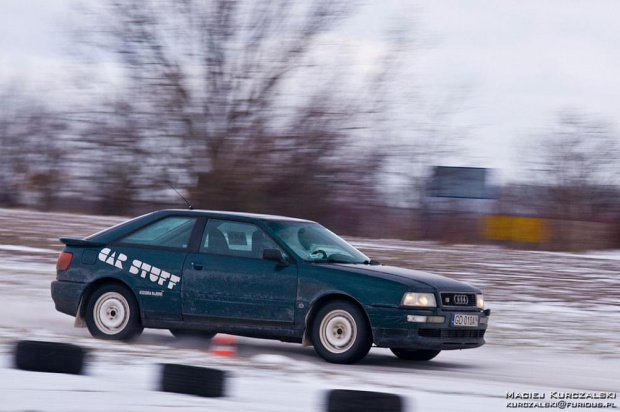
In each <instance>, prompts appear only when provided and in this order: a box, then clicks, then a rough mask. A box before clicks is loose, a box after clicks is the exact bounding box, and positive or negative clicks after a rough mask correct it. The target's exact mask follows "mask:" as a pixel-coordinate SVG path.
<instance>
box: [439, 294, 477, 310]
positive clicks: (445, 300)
mask: <svg viewBox="0 0 620 412" xmlns="http://www.w3.org/2000/svg"><path fill="white" fill-rule="evenodd" d="M441 305H442V306H456V307H471V306H476V294H475V293H442V294H441Z"/></svg>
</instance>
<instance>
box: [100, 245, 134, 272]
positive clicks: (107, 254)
mask: <svg viewBox="0 0 620 412" xmlns="http://www.w3.org/2000/svg"><path fill="white" fill-rule="evenodd" d="M99 260H100V261H102V262H105V263H107V264H108V265H112V266H115V267H117V268H119V269H123V262H125V261H126V260H127V255H124V254H122V253H119V254H118V257H117V256H116V252H112V250H111V249H110V248H105V249H101V252H99Z"/></svg>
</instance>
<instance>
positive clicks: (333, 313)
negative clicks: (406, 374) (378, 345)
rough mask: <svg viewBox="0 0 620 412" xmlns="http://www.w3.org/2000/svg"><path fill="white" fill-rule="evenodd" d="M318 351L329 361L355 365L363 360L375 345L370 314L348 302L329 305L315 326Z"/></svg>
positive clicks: (313, 333) (317, 317)
mask: <svg viewBox="0 0 620 412" xmlns="http://www.w3.org/2000/svg"><path fill="white" fill-rule="evenodd" d="M312 343H313V345H314V350H315V351H316V352H317V353H318V354H319V356H321V357H322V358H323V359H325V360H326V361H328V362H331V363H344V364H351V363H356V362H359V361H360V360H362V359H363V358H364V357H365V356H366V355H367V354H368V351H369V350H370V346H371V345H372V335H371V333H370V328H369V327H368V322H367V320H366V315H365V314H364V312H363V311H362V310H361V309H360V308H359V307H358V306H356V305H354V304H353V303H350V302H346V301H334V302H330V303H328V304H326V305H325V306H323V307H322V308H320V309H319V311H318V312H317V314H316V317H315V318H314V322H313V325H312Z"/></svg>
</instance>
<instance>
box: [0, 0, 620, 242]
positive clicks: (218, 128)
mask: <svg viewBox="0 0 620 412" xmlns="http://www.w3.org/2000/svg"><path fill="white" fill-rule="evenodd" d="M353 13H354V11H353V10H352V9H351V8H350V6H349V2H346V1H339V0H311V1H305V2H298V1H294V0H269V1H268V0H243V1H242V0H239V1H230V0H210V1H204V0H183V1H179V0H157V1H155V0H124V1H111V0H104V1H101V2H98V3H97V4H93V5H92V6H91V7H90V8H88V9H85V10H82V11H80V18H79V19H76V21H79V22H80V24H81V25H82V26H81V27H75V28H74V30H73V36H74V40H75V44H76V53H77V54H78V55H79V56H80V58H81V59H82V61H83V63H84V64H82V65H80V67H79V68H78V69H76V73H75V78H76V84H79V87H78V86H76V87H73V86H71V90H63V91H56V92H55V93H52V94H47V95H46V96H43V95H40V94H38V93H36V92H34V91H25V90H24V89H20V88H18V87H5V88H4V90H3V91H1V92H0V205H1V206H4V207H34V208H38V209H42V210H73V211H82V212H89V213H100V214H114V215H132V214H136V213H140V212H144V211H148V210H153V209H156V208H159V207H183V203H182V201H181V200H180V199H179V198H177V197H176V194H174V192H173V191H172V190H171V189H170V186H173V187H175V188H176V189H177V190H179V191H180V192H181V193H183V194H184V195H185V196H186V197H187V198H188V199H189V201H190V202H191V203H192V204H193V205H194V206H195V207H199V208H205V209H225V210H237V211H249V212H262V213H277V214H285V215H292V216H298V217H304V218H310V219H316V220H320V221H321V222H323V223H325V224H327V225H328V226H330V227H334V228H335V229H338V230H342V231H344V232H345V233H348V234H351V235H357V234H360V235H367V234H371V235H372V234H375V235H376V234H377V233H380V234H381V236H398V237H420V236H423V235H424V233H425V232H424V231H420V230H417V229H416V228H418V227H419V226H420V225H419V224H417V222H414V223H410V221H411V220H415V219H418V220H419V219H420V216H424V214H423V213H422V214H420V213H417V211H416V210H418V209H420V208H421V207H423V206H424V203H425V202H424V198H425V196H427V193H426V184H427V178H428V176H429V171H430V168H429V166H431V165H437V164H441V162H442V161H443V160H444V159H445V158H447V157H448V158H449V157H452V158H453V157H454V154H455V152H456V151H457V150H458V148H459V145H458V142H459V141H462V140H463V139H464V136H465V131H459V130H453V129H452V128H451V127H450V114H451V112H452V110H453V109H452V108H451V106H450V104H451V102H448V103H447V104H446V103H443V104H442V105H440V107H432V108H430V109H429V108H428V107H425V105H424V104H423V103H422V102H421V101H419V102H418V101H416V100H415V99H413V100H412V99H411V94H410V93H403V91H405V90H408V86H410V85H409V84H407V82H408V80H407V79H409V78H410V77H407V67H406V65H403V63H402V62H403V61H406V59H405V58H404V57H405V56H406V55H407V54H408V53H410V52H411V50H412V48H411V47H410V46H411V43H407V42H406V41H405V40H404V39H403V38H397V39H393V42H392V43H388V44H392V45H393V46H394V47H393V48H389V50H386V51H385V52H384V53H383V54H381V55H380V56H379V57H377V58H376V59H375V60H374V61H373V63H372V65H370V66H368V67H360V66H359V64H354V63H355V62H353V61H352V57H351V56H352V55H353V54H354V53H352V52H351V50H350V49H348V48H347V47H346V46H347V45H342V44H339V45H336V46H334V40H333V39H334V38H333V36H330V34H331V33H333V30H334V28H336V27H339V26H340V25H342V24H344V23H345V22H346V19H347V18H348V17H350V16H351V15H353ZM400 35H402V33H401V34H400ZM110 73H111V74H110ZM414 86H415V85H414ZM413 88H414V89H415V87H413ZM68 89H69V86H68ZM50 95H52V96H54V97H53V98H50V97H49V96H50ZM455 100H458V99H457V98H455V99H452V103H453V102H454V101H455ZM457 103H458V102H457ZM403 107H407V108H411V109H412V110H407V111H405V110H403ZM473 137H475V136H473ZM533 142H535V144H533V145H530V146H535V147H530V148H529V152H527V153H525V152H524V154H523V155H522V164H523V170H524V171H527V176H525V175H524V176H519V178H522V179H523V181H524V182H525V183H526V184H527V185H530V186H532V185H533V186H534V187H536V188H537V189H536V191H535V192H536V193H535V195H534V197H535V200H536V207H535V209H536V213H539V214H546V215H553V216H558V217H561V218H563V219H564V218H566V219H591V218H592V216H598V215H600V214H601V213H605V212H601V210H604V211H608V212H609V213H610V215H611V217H610V219H615V218H616V215H615V213H616V208H615V207H612V206H613V205H615V201H616V197H615V193H616V187H617V177H618V174H617V170H618V167H617V166H618V156H617V153H618V151H617V144H618V138H617V135H616V134H615V132H614V130H613V128H612V127H611V125H609V124H607V123H605V122H603V121H601V120H598V119H593V118H591V117H589V116H585V115H582V114H579V113H578V112H571V113H564V114H562V115H561V116H560V117H559V118H558V121H557V122H556V124H555V125H554V126H553V127H552V128H551V129H549V130H546V131H545V132H543V133H541V134H540V135H537V136H534V139H533ZM500 193H501V192H500ZM514 193H520V194H521V197H520V199H519V202H521V203H523V204H525V203H527V202H529V201H530V200H532V199H529V198H528V196H530V195H527V194H526V193H527V191H517V192H515V191H510V195H511V196H513V195H514ZM612 195H613V196H612ZM519 202H510V204H511V205H515V204H520V203H519ZM541 202H542V206H541ZM499 204H500V205H502V204H503V205H505V204H506V202H504V203H501V202H499ZM605 205H608V206H609V207H607V208H606V206H605ZM524 208H527V207H525V206H524ZM528 210H529V209H528ZM517 213H519V212H517ZM377 228H380V229H381V230H380V232H377Z"/></svg>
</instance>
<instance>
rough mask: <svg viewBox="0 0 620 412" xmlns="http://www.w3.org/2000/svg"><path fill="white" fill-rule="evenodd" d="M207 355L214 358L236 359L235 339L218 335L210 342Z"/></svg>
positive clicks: (234, 337) (230, 336) (231, 336)
mask: <svg viewBox="0 0 620 412" xmlns="http://www.w3.org/2000/svg"><path fill="white" fill-rule="evenodd" d="M209 353H210V354H211V355H215V356H227V357H230V358H235V357H237V337H236V336H233V335H223V334H221V333H218V334H217V335H215V337H213V339H212V340H211V350H209Z"/></svg>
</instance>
